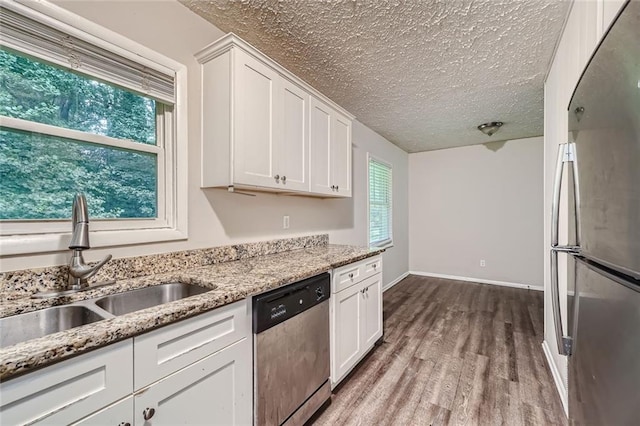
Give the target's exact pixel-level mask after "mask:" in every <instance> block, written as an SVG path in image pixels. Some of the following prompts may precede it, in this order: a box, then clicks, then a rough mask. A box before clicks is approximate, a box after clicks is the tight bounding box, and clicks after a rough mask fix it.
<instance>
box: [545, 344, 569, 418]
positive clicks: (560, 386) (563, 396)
mask: <svg viewBox="0 0 640 426" xmlns="http://www.w3.org/2000/svg"><path fill="white" fill-rule="evenodd" d="M542 351H543V352H544V356H545V358H546V359H547V364H548V365H549V370H551V375H552V376H553V381H554V382H555V384H556V389H557V390H558V394H559V395H560V401H561V402H562V408H564V415H565V416H567V417H569V402H568V401H567V398H568V393H567V389H566V388H565V386H564V382H563V381H562V377H560V371H559V370H558V366H557V365H556V363H555V362H554V361H553V356H552V355H551V349H549V344H548V343H547V341H546V340H543V341H542Z"/></svg>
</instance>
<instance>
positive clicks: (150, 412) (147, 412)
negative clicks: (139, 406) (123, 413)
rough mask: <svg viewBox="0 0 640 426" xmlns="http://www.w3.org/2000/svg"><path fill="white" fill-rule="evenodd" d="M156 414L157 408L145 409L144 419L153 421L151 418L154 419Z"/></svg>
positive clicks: (143, 412)
mask: <svg viewBox="0 0 640 426" xmlns="http://www.w3.org/2000/svg"><path fill="white" fill-rule="evenodd" d="M155 413H156V410H155V408H145V409H144V411H142V417H143V418H144V419H145V420H149V419H151V417H153V415H154V414H155Z"/></svg>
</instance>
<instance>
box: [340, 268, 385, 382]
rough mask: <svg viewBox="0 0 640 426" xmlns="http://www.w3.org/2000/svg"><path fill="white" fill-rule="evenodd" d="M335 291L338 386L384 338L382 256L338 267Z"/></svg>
mask: <svg viewBox="0 0 640 426" xmlns="http://www.w3.org/2000/svg"><path fill="white" fill-rule="evenodd" d="M374 265H375V266H374ZM332 293H333V294H332V297H331V386H332V387H335V386H336V385H337V384H338V383H340V381H341V380H342V379H344V377H345V376H346V375H347V374H349V372H350V371H351V370H352V369H353V368H354V367H355V366H356V365H357V364H358V362H360V360H362V358H363V357H364V356H365V355H366V354H367V353H368V352H369V351H370V350H371V348H373V345H374V344H375V342H376V341H377V340H378V339H379V338H380V337H382V259H381V257H380V256H376V257H374V258H371V259H366V260H363V261H361V262H357V263H353V264H351V265H346V266H343V267H341V268H338V269H335V270H334V271H333V280H332Z"/></svg>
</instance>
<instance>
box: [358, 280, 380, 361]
mask: <svg viewBox="0 0 640 426" xmlns="http://www.w3.org/2000/svg"><path fill="white" fill-rule="evenodd" d="M363 290H364V293H363V294H362V296H363V298H364V309H363V310H364V318H363V321H361V323H362V327H363V331H362V339H363V343H362V347H363V349H364V350H365V351H366V350H367V349H369V348H370V347H372V346H373V344H374V343H375V342H376V340H378V339H379V338H380V337H381V336H382V274H377V275H375V276H373V277H371V278H369V279H367V280H365V281H364V282H363Z"/></svg>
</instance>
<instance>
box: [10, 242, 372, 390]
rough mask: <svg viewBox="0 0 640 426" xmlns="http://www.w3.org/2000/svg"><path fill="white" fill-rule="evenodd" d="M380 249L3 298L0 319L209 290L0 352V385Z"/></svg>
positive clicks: (310, 253) (289, 254) (289, 256)
mask: <svg viewBox="0 0 640 426" xmlns="http://www.w3.org/2000/svg"><path fill="white" fill-rule="evenodd" d="M382 251H384V250H380V249H369V248H365V247H355V246H344V245H332V244H330V245H325V246H318V247H311V248H304V249H299V250H292V251H286V252H281V253H277V254H270V255H265V256H258V257H253V258H248V259H243V260H237V261H231V262H225V263H217V264H213V265H208V266H201V267H197V268H191V269H187V270H181V271H175V272H167V273H160V274H155V275H149V276H144V277H140V278H133V279H125V280H121V281H118V282H116V283H115V284H113V285H108V286H105V287H100V288H97V289H95V290H88V291H84V292H80V293H76V294H74V295H72V296H66V297H59V298H52V299H30V298H28V297H24V296H23V297H19V298H16V297H15V295H12V294H9V293H8V292H5V293H3V294H2V309H1V310H0V316H9V315H15V314H19V313H21V312H29V311H34V310H38V309H42V308H46V307H49V306H56V305H64V304H68V303H72V302H77V301H81V300H86V299H93V298H96V297H100V296H105V295H108V294H114V293H120V292H123V291H127V290H133V289H136V288H142V287H148V286H151V285H157V284H162V283H167V282H176V281H177V282H184V283H190V284H196V285H200V286H202V287H209V288H212V290H211V291H208V292H206V293H203V294H200V295H197V296H192V297H189V298H186V299H182V300H177V301H175V302H171V303H167V304H164V305H160V306H154V307H151V308H148V309H144V310H140V311H136V312H132V313H129V314H126V315H122V316H118V317H115V318H110V319H105V320H101V321H98V322H95V323H92V324H88V325H84V326H81V327H77V328H73V329H70V330H65V331H61V332H59V333H55V334H50V335H47V336H44V337H41V338H38V339H33V340H29V341H26V342H22V343H18V344H15V345H12V346H8V347H6V348H2V349H0V380H1V381H4V380H7V379H9V378H12V377H14V376H16V375H21V374H23V373H26V372H29V371H32V370H34V369H37V368H40V367H43V366H46V365H49V364H51V363H54V362H57V361H61V360H63V359H67V358H69V357H72V356H75V355H78V354H81V353H84V352H87V351H90V350H92V349H96V348H99V347H101V346H105V345H108V344H110V343H114V342H116V341H119V340H123V339H126V338H129V337H132V336H136V335H138V334H141V333H144V332H147V331H149V330H152V329H154V328H157V327H160V326H163V325H167V324H170V323H172V322H175V321H179V320H181V319H185V318H188V317H191V316H194V315H198V314H200V313H203V312H206V311H209V310H211V309H214V308H216V307H220V306H223V305H226V304H229V303H233V302H235V301H238V300H241V299H244V298H246V297H249V296H253V295H256V294H259V293H262V292H265V291H268V290H272V289H274V288H278V287H280V286H283V285H285V284H289V283H292V282H295V281H299V280H302V279H305V278H308V277H311V276H314V275H317V274H320V273H323V272H327V271H329V270H331V269H334V268H337V267H340V266H343V265H347V264H349V263H352V262H356V261H359V260H362V259H366V258H368V257H371V256H375V255H376V254H379V253H381V252H382Z"/></svg>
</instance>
